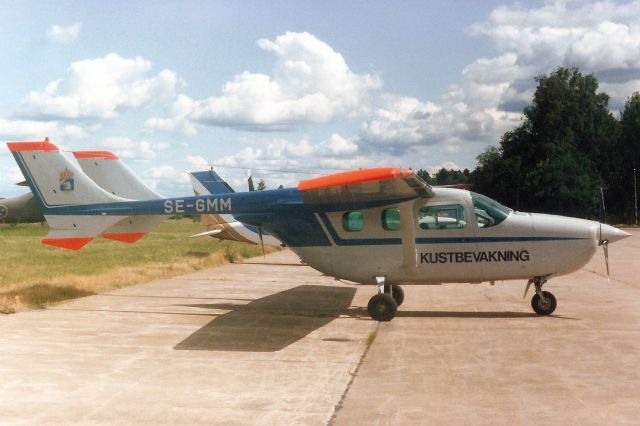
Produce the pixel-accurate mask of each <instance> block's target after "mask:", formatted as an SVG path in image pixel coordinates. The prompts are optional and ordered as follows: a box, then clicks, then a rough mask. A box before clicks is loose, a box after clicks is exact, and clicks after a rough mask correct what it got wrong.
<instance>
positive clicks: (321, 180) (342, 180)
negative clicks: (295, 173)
mask: <svg viewBox="0 0 640 426" xmlns="http://www.w3.org/2000/svg"><path fill="white" fill-rule="evenodd" d="M412 173H413V171H411V170H409V169H404V168H401V167H380V168H373V169H362V170H351V171H348V172H341V173H334V174H330V175H326V176H321V177H317V178H313V179H307V180H303V181H300V183H298V191H309V190H312V189H320V188H329V187H332V186H343V185H353V184H357V183H364V182H373V181H378V180H385V179H394V178H397V177H406V176H409V175H411V174H412Z"/></svg>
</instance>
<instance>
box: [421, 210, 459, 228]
mask: <svg viewBox="0 0 640 426" xmlns="http://www.w3.org/2000/svg"><path fill="white" fill-rule="evenodd" d="M418 224H419V225H420V228H422V229H462V228H464V227H465V226H466V225H467V221H466V220H465V217H464V207H463V206H461V205H459V204H452V205H446V206H425V207H422V208H420V210H418Z"/></svg>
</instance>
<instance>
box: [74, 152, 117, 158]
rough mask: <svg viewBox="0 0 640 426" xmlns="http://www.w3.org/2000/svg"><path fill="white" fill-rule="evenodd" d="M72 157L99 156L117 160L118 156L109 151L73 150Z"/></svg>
mask: <svg viewBox="0 0 640 426" xmlns="http://www.w3.org/2000/svg"><path fill="white" fill-rule="evenodd" d="M73 155H74V157H76V158H78V159H82V158H100V159H102V160H117V159H118V156H117V155H116V154H114V153H113V152H111V151H74V152H73Z"/></svg>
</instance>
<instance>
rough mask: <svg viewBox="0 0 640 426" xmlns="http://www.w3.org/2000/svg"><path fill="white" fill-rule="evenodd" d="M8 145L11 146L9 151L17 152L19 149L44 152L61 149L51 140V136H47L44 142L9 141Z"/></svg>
mask: <svg viewBox="0 0 640 426" xmlns="http://www.w3.org/2000/svg"><path fill="white" fill-rule="evenodd" d="M7 146H8V147H9V151H11V152H17V151H44V152H53V151H59V149H58V147H57V146H56V145H54V144H52V143H51V142H49V138H45V140H44V141H42V142H7Z"/></svg>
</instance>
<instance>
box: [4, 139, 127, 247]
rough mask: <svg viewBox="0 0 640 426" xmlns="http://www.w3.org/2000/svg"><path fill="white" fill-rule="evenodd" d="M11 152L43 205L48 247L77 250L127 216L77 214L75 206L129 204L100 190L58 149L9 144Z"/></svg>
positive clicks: (46, 145)
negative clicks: (47, 227)
mask: <svg viewBox="0 0 640 426" xmlns="http://www.w3.org/2000/svg"><path fill="white" fill-rule="evenodd" d="M7 145H8V146H9V150H10V151H11V152H12V154H13V156H14V157H15V159H16V162H17V163H18V166H19V167H20V170H21V171H22V174H23V175H24V177H25V178H26V180H27V184H28V185H29V187H30V188H31V192H32V193H33V195H34V197H35V199H36V201H37V202H38V204H39V205H40V208H41V209H42V212H43V214H44V217H45V219H46V220H47V223H48V224H49V228H50V231H49V234H48V235H47V238H45V239H43V240H42V242H43V243H45V244H49V245H53V246H58V247H64V248H68V249H74V250H77V249H79V248H81V247H83V246H84V245H86V244H87V243H88V242H89V241H91V240H92V239H93V238H95V237H96V236H98V235H100V234H101V233H102V232H103V231H105V230H106V229H109V228H110V227H112V226H114V225H115V224H116V223H118V222H120V221H121V220H123V219H125V218H126V217H127V216H126V215H122V216H120V215H110V216H106V215H101V214H100V213H99V211H98V209H99V208H97V209H96V211H95V212H94V213H93V214H90V215H87V213H84V214H74V209H73V206H78V205H96V206H99V205H100V204H103V203H114V202H122V201H128V200H127V199H125V198H121V197H118V196H116V195H114V194H110V193H108V192H107V191H105V190H104V189H102V188H100V187H99V186H98V185H97V184H96V183H95V182H94V181H93V180H91V178H89V177H88V176H87V175H86V174H85V173H84V172H83V171H82V170H81V169H80V168H79V167H78V166H77V165H76V164H74V163H73V162H72V161H70V160H69V159H68V158H66V157H65V156H64V155H63V154H62V153H61V152H60V150H59V149H58V147H57V146H56V145H54V144H52V143H50V142H49V139H48V138H47V139H45V140H44V141H42V142H9V143H8V144H7Z"/></svg>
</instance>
